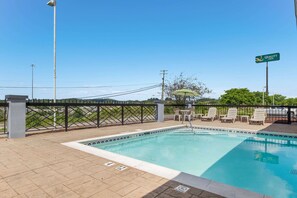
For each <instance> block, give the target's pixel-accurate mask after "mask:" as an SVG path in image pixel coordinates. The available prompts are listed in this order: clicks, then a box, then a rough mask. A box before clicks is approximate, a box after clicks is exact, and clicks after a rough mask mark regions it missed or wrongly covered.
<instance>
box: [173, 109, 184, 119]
mask: <svg viewBox="0 0 297 198" xmlns="http://www.w3.org/2000/svg"><path fill="white" fill-rule="evenodd" d="M176 117H178V121H180V119H181V117H182V116H181V114H180V113H179V109H174V116H173V120H175V119H176Z"/></svg>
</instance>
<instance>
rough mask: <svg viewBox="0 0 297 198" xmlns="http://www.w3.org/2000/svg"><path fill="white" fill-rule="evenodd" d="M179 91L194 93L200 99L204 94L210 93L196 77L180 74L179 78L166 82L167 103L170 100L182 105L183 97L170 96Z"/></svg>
mask: <svg viewBox="0 0 297 198" xmlns="http://www.w3.org/2000/svg"><path fill="white" fill-rule="evenodd" d="M179 89H190V90H193V91H196V92H197V93H198V94H199V95H198V96H197V97H202V96H203V95H204V94H206V93H211V90H210V89H208V88H207V87H206V86H205V84H204V83H202V82H199V81H198V79H197V78H196V77H186V76H184V75H183V73H181V74H180V75H179V76H176V77H175V78H174V79H173V80H172V81H167V83H166V85H165V93H166V95H167V98H166V99H167V101H168V100H169V99H172V100H174V101H175V102H176V103H178V104H182V103H184V101H185V97H184V96H176V95H173V94H172V93H173V92H174V91H176V90H179ZM197 97H192V99H195V98H197Z"/></svg>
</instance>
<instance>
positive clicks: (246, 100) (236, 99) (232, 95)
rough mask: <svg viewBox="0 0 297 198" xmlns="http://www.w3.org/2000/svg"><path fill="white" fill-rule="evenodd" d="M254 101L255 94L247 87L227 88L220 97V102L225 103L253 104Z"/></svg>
mask: <svg viewBox="0 0 297 198" xmlns="http://www.w3.org/2000/svg"><path fill="white" fill-rule="evenodd" d="M255 102H256V97H255V94H253V93H252V92H250V90H249V89H247V88H233V89H229V90H226V91H225V94H223V95H221V97H220V103H221V104H225V105H253V104H255Z"/></svg>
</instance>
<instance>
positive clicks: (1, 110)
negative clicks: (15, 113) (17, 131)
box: [0, 102, 8, 134]
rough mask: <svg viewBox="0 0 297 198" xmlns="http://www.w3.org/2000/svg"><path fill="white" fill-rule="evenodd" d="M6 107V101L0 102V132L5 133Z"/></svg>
mask: <svg viewBox="0 0 297 198" xmlns="http://www.w3.org/2000/svg"><path fill="white" fill-rule="evenodd" d="M7 108H8V104H7V103H6V102H0V134H5V133H7V112H8V111H7Z"/></svg>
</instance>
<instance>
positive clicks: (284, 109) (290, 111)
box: [165, 105, 297, 124]
mask: <svg viewBox="0 0 297 198" xmlns="http://www.w3.org/2000/svg"><path fill="white" fill-rule="evenodd" d="M192 106H193V108H195V113H196V115H197V116H196V117H200V116H202V115H205V114H207V112H208V109H209V108H210V107H216V108H217V119H220V117H222V116H224V115H226V114H227V113H228V109H229V108H237V121H246V119H247V118H251V117H252V115H253V113H254V110H255V108H264V109H265V110H266V120H265V122H267V123H284V124H291V123H292V122H297V106H262V105H240V106H238V105H192ZM175 108H179V109H184V108H186V105H165V114H170V115H171V114H173V113H174V109H175ZM169 119H170V118H169Z"/></svg>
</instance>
